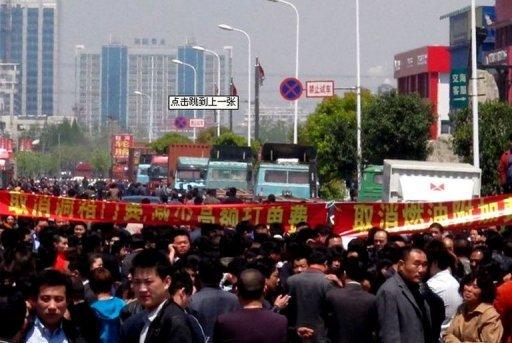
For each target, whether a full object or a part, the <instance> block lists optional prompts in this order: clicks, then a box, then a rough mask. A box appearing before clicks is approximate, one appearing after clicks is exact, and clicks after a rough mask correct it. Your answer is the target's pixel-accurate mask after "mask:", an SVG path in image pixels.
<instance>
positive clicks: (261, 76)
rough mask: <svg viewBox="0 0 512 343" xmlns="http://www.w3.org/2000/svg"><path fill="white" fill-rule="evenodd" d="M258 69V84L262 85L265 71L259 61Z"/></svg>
mask: <svg viewBox="0 0 512 343" xmlns="http://www.w3.org/2000/svg"><path fill="white" fill-rule="evenodd" d="M258 71H259V76H260V85H263V80H265V71H264V70H263V67H262V66H261V64H259V63H258Z"/></svg>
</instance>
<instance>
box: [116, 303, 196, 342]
mask: <svg viewBox="0 0 512 343" xmlns="http://www.w3.org/2000/svg"><path fill="white" fill-rule="evenodd" d="M146 316H147V313H146V311H142V312H139V313H137V314H135V315H133V316H131V317H130V318H128V320H127V321H126V322H125V323H123V325H122V326H121V334H120V338H119V341H120V342H123V343H138V342H139V338H140V334H141V332H142V329H143V328H144V324H145V320H146ZM144 342H145V343H161V342H166V343H192V342H193V340H192V332H191V330H190V328H189V325H188V324H187V315H186V313H185V312H184V311H183V310H182V309H181V308H180V307H179V306H178V305H176V304H175V303H174V302H173V301H172V300H167V301H166V303H165V304H164V306H163V307H162V309H161V310H160V312H159V313H158V315H157V316H156V318H155V320H153V322H152V323H151V325H150V326H149V330H148V333H147V335H146V340H145V341H144Z"/></svg>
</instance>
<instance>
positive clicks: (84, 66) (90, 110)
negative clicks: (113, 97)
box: [75, 53, 101, 134]
mask: <svg viewBox="0 0 512 343" xmlns="http://www.w3.org/2000/svg"><path fill="white" fill-rule="evenodd" d="M77 61H78V66H77V68H78V72H77V73H78V75H77V78H78V80H77V81H76V82H77V83H78V87H77V91H78V95H77V104H76V108H75V115H76V119H77V120H78V121H79V122H80V123H82V124H84V126H85V127H86V128H87V131H88V133H89V134H92V132H93V130H97V129H98V128H99V127H101V94H100V90H101V87H100V85H101V58H100V54H94V53H80V54H79V55H78V56H77Z"/></svg>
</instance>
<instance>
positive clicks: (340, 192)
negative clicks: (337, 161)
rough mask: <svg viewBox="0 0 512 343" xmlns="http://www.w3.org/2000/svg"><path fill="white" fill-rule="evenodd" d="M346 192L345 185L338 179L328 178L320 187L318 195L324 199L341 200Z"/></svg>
mask: <svg viewBox="0 0 512 343" xmlns="http://www.w3.org/2000/svg"><path fill="white" fill-rule="evenodd" d="M347 194H348V189H347V186H346V185H345V182H343V181H342V180H340V179H332V180H329V181H327V182H326V183H324V184H322V185H321V187H320V197H321V198H322V199H325V200H343V199H345V197H346V196H347Z"/></svg>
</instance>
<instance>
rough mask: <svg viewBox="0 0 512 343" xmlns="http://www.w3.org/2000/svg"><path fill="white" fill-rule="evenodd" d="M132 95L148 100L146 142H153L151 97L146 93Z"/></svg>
mask: <svg viewBox="0 0 512 343" xmlns="http://www.w3.org/2000/svg"><path fill="white" fill-rule="evenodd" d="M133 94H135V95H141V96H144V97H147V98H148V100H149V125H148V126H149V127H148V140H149V143H151V142H153V116H154V113H153V97H152V96H150V95H148V94H146V93H142V92H141V91H134V92H133Z"/></svg>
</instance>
